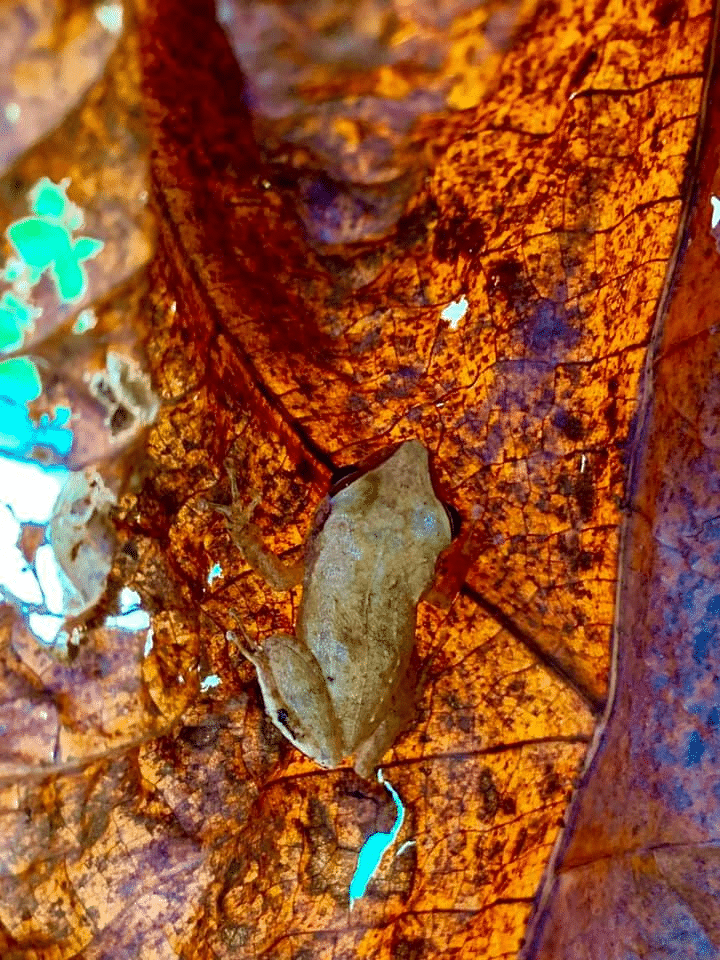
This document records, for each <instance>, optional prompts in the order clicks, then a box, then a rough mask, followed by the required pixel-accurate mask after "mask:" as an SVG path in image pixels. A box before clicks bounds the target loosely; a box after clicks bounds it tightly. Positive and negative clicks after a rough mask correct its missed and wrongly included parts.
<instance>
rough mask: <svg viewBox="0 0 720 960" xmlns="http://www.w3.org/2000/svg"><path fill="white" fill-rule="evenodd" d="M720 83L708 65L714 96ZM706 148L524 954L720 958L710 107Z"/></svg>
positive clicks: (719, 156) (719, 419)
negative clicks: (592, 680) (603, 650)
mask: <svg viewBox="0 0 720 960" xmlns="http://www.w3.org/2000/svg"><path fill="white" fill-rule="evenodd" d="M719 87H720V75H719V74H718V69H717V65H715V68H714V73H713V76H712V78H711V83H710V87H709V98H710V101H711V102H712V100H713V99H715V100H716V98H717V95H718V89H719ZM699 156H700V160H701V163H700V171H701V173H700V180H699V183H698V187H697V192H696V196H695V200H694V203H693V206H692V208H691V214H690V217H689V220H688V224H687V227H686V231H685V234H684V236H683V238H682V245H681V248H680V256H679V260H678V266H677V269H676V270H675V272H674V275H673V285H672V287H670V289H669V302H668V303H667V309H666V311H662V312H660V314H659V319H658V323H657V325H656V328H655V330H654V331H653V337H652V341H651V347H650V360H651V364H650V366H649V368H648V372H647V377H646V379H645V381H644V384H643V391H642V397H641V400H642V403H641V407H640V410H641V417H640V424H641V426H640V429H639V430H638V432H637V434H636V447H635V450H634V462H633V468H632V472H631V478H630V485H629V489H630V508H631V512H630V514H629V516H628V520H627V522H626V526H625V530H624V548H623V551H622V557H621V565H620V570H621V581H620V592H619V601H618V610H617V637H616V643H617V664H616V667H615V676H614V688H615V690H616V695H615V698H614V701H613V704H612V710H611V712H610V713H609V716H608V718H607V722H606V724H605V725H604V726H603V728H602V729H601V730H599V731H598V736H597V738H596V744H595V748H594V750H593V753H592V757H591V760H590V762H589V764H588V769H587V772H586V774H585V776H584V778H583V781H582V784H581V786H580V789H579V790H578V793H577V795H576V797H575V800H574V803H573V806H572V808H571V812H570V816H569V826H568V829H567V831H566V834H565V836H564V837H563V838H562V841H561V843H560V844H559V846H558V850H557V851H556V856H555V858H554V863H553V866H552V869H551V870H550V871H549V873H548V877H547V879H546V883H545V887H544V890H543V893H542V899H541V903H540V906H539V909H538V912H537V915H536V917H535V920H534V932H533V936H532V937H531V938H530V940H529V943H528V948H527V951H526V953H525V954H524V956H526V957H528V958H530V957H533V958H540V957H544V958H548V960H549V958H551V957H552V958H554V957H567V956H573V957H578V958H586V957H587V958H591V957H592V958H595V957H597V958H600V957H602V958H603V960H613V958H618V960H619V958H621V957H622V958H624V957H627V956H629V955H630V953H629V951H630V950H632V951H633V955H634V956H640V957H645V956H652V957H670V956H683V957H703V956H708V957H709V956H717V955H718V953H720V907H719V906H718V903H719V900H718V894H719V893H720V873H719V872H718V850H717V846H716V843H717V826H716V825H717V819H718V805H719V804H720V791H719V790H718V779H717V764H718V760H719V759H720V750H719V747H718V726H719V725H720V712H719V708H720V705H719V703H718V685H719V684H720V676H719V675H718V657H717V652H718V651H717V641H718V618H719V617H720V592H719V591H718V562H719V560H720V554H719V553H718V536H719V534H720V529H719V527H718V518H719V517H720V481H719V479H718V478H719V477H720V443H719V442H718V437H719V436H720V339H719V336H718V329H717V323H716V318H717V316H718V311H719V310H720V297H719V296H718V292H717V271H718V268H719V267H720V253H719V250H718V245H717V230H716V229H714V230H713V229H711V227H713V226H714V220H715V215H714V214H713V213H712V205H711V198H712V197H713V196H714V195H715V194H716V192H718V191H719V190H720V178H719V177H718V164H719V162H720V138H719V137H718V133H717V129H713V125H712V124H711V122H710V117H708V119H707V123H706V128H705V136H704V137H703V140H702V141H701V146H700V150H699ZM618 904H622V909H621V910H618Z"/></svg>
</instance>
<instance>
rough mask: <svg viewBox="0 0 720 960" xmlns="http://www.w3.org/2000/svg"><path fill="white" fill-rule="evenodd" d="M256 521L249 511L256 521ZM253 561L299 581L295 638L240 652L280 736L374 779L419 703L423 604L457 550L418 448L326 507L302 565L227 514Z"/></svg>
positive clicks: (270, 578) (332, 497)
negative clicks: (411, 669)
mask: <svg viewBox="0 0 720 960" xmlns="http://www.w3.org/2000/svg"><path fill="white" fill-rule="evenodd" d="M251 511H252V507H251V508H250V511H249V512H251ZM222 512H223V513H225V515H226V516H227V517H228V526H229V529H230V532H231V536H232V538H233V540H234V542H235V544H236V545H237V547H238V548H239V549H240V550H241V551H242V553H243V555H244V556H245V558H246V560H247V561H248V563H249V564H250V565H251V566H252V567H254V568H255V569H256V570H257V571H258V572H259V573H260V574H262V575H263V576H264V577H265V579H266V580H267V582H268V583H269V585H270V586H271V587H273V588H274V589H276V590H287V589H289V588H290V587H292V586H294V585H295V584H297V583H299V582H300V581H301V580H303V597H302V603H301V605H300V609H299V612H298V617H297V623H296V635H295V636H292V635H290V634H285V633H276V634H273V635H272V636H269V637H267V638H265V640H264V641H262V643H261V644H260V646H258V647H253V645H252V642H251V641H250V639H249V637H248V636H247V634H245V632H244V630H243V631H242V632H243V638H244V642H242V643H240V642H239V641H238V640H237V639H236V638H235V636H234V635H232V634H231V635H230V636H231V638H232V639H233V640H235V642H237V643H238V646H239V647H240V649H241V650H242V652H243V654H244V655H245V656H246V657H247V658H248V660H250V661H251V663H253V664H254V666H255V669H256V670H257V675H258V680H259V681H260V688H261V690H262V695H263V699H264V701H265V709H266V710H267V712H268V714H269V716H270V717H271V719H272V721H273V723H274V724H275V726H276V727H277V728H278V729H279V730H280V731H281V732H282V733H283V734H284V736H286V737H287V739H288V740H290V742H291V743H293V744H294V745H295V746H296V747H298V749H299V750H302V752H303V753H304V754H306V755H307V756H308V757H310V758H311V759H313V760H315V761H316V762H317V763H319V764H321V765H322V766H325V767H335V766H337V765H338V764H339V763H340V762H341V761H342V759H343V758H344V757H346V756H349V755H350V754H353V755H354V757H355V770H356V771H357V773H358V774H360V775H361V776H363V777H370V776H371V775H372V772H373V770H374V768H375V767H376V765H377V764H378V763H379V762H380V759H381V757H382V755H383V754H384V753H385V751H386V750H387V749H388V747H390V745H391V744H392V742H393V741H394V739H395V737H396V735H397V734H398V732H399V730H400V729H401V728H402V726H403V725H404V723H405V721H406V720H407V717H408V714H409V713H410V711H411V708H412V706H413V703H414V683H413V679H412V678H410V677H408V666H409V664H410V657H411V653H412V650H413V646H414V642H415V622H416V611H417V604H418V601H419V600H420V598H421V597H422V595H423V594H424V593H425V592H426V590H427V589H428V588H429V587H430V586H431V584H432V581H433V576H434V572H435V565H436V562H437V559H438V556H439V554H440V553H441V551H442V550H444V549H445V548H446V547H447V546H449V544H450V540H451V527H450V520H449V516H448V513H447V511H446V508H445V507H444V506H443V504H442V502H441V501H440V500H439V499H438V498H437V496H436V494H435V491H434V489H433V485H432V480H431V477H430V468H429V461H428V452H427V450H426V449H425V447H424V446H423V445H422V444H421V443H419V442H418V441H416V440H408V441H406V442H405V443H402V444H401V445H400V446H399V447H398V448H397V450H396V451H395V452H394V453H393V454H392V456H390V457H389V458H388V459H387V460H385V461H384V462H383V463H381V464H380V466H378V467H376V468H375V469H373V470H370V471H368V472H367V473H365V474H362V475H361V476H359V477H357V478H356V479H354V480H352V482H350V483H349V484H347V485H346V486H344V487H342V488H341V489H339V490H338V492H336V493H332V492H331V493H330V494H328V496H327V497H326V498H325V499H324V500H323V501H322V502H321V503H320V505H319V506H318V508H317V510H316V512H315V517H314V521H313V523H312V525H311V529H310V532H309V534H308V537H307V539H306V544H305V562H304V564H302V563H301V564H297V565H295V566H293V567H288V566H285V565H284V564H283V563H282V562H281V561H280V560H279V559H278V558H277V557H276V556H275V555H274V554H272V553H269V552H268V551H267V550H265V548H264V547H263V546H262V544H260V543H259V542H258V539H257V536H256V535H255V534H253V532H252V530H251V529H250V524H249V512H243V511H242V510H241V509H239V508H238V507H237V489H236V485H235V482H234V480H233V505H232V506H231V507H230V508H227V507H226V508H224V509H223V510H222Z"/></svg>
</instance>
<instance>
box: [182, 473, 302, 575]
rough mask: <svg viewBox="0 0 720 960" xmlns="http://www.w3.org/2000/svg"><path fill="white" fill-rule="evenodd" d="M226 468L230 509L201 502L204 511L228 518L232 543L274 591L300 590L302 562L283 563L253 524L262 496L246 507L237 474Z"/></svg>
mask: <svg viewBox="0 0 720 960" xmlns="http://www.w3.org/2000/svg"><path fill="white" fill-rule="evenodd" d="M225 468H226V470H227V471H228V475H229V477H230V490H231V494H232V502H231V503H230V504H229V505H227V504H224V503H214V502H212V501H210V500H202V501H201V506H202V507H203V508H204V509H212V510H215V511H217V512H218V513H221V514H222V515H223V516H224V517H225V520H226V523H227V528H228V531H229V533H230V537H231V539H232V541H233V543H234V544H235V546H236V547H237V548H238V550H239V551H240V553H242V555H243V557H245V560H246V561H247V563H248V564H249V565H250V566H251V567H252V568H253V570H255V571H256V572H257V573H259V574H260V576H261V577H262V578H263V579H264V580H265V581H266V583H267V584H268V585H269V586H270V587H272V589H273V590H276V591H278V592H284V591H286V590H290V589H291V587H294V586H297V584H298V583H300V582H301V581H302V578H303V574H304V572H305V565H304V563H303V562H302V561H300V562H299V563H292V564H287V563H284V562H283V561H282V560H281V559H280V558H279V557H277V556H275V554H274V553H272V551H270V550H268V549H267V548H266V547H265V545H264V544H263V542H262V534H261V532H260V530H259V528H258V527H257V526H256V525H255V524H254V523H253V522H252V520H251V517H252V515H253V513H254V512H255V508H256V507H257V505H258V504H259V503H260V501H261V500H262V495H261V494H259V493H255V494H254V495H253V498H252V500H251V501H250V504H249V505H248V506H247V507H244V506H243V505H242V502H241V497H240V492H239V490H238V485H237V480H236V478H235V474H234V472H233V470H232V467H231V465H230V464H229V463H228V462H227V461H226V463H225Z"/></svg>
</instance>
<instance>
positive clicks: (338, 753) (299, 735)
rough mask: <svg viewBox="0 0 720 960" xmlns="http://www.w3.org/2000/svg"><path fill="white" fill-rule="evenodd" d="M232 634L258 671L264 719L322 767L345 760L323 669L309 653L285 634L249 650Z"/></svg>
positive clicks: (302, 645)
mask: <svg viewBox="0 0 720 960" xmlns="http://www.w3.org/2000/svg"><path fill="white" fill-rule="evenodd" d="M242 633H243V635H244V640H245V642H244V643H242V642H240V639H239V638H238V637H236V636H235V634H234V633H233V632H232V631H229V632H228V637H229V638H230V639H231V640H232V641H233V642H234V643H236V644H237V646H238V647H239V648H240V650H241V651H242V653H243V655H244V656H245V657H247V659H248V660H249V661H250V662H251V663H252V664H253V666H254V667H255V670H256V671H257V676H258V681H259V683H260V690H261V691H262V695H263V701H264V703H265V710H266V711H267V714H268V716H269V717H270V719H271V720H272V722H273V723H274V724H275V726H276V727H277V728H278V730H279V731H280V732H281V733H282V734H283V735H284V736H285V737H287V739H288V740H289V741H290V742H291V743H292V744H294V745H295V746H296V747H297V748H298V750H302V752H303V753H304V754H305V755H306V756H308V757H310V758H311V759H313V760H315V761H316V762H317V763H319V764H321V765H322V766H324V767H336V766H337V765H338V764H339V763H340V761H341V760H342V758H343V756H344V751H343V747H342V743H341V739H340V727H339V724H338V721H337V717H336V716H335V711H334V710H333V706H332V702H331V700H330V697H329V695H328V691H327V685H326V683H325V678H324V677H323V674H322V670H321V669H320V665H319V664H318V662H317V660H316V659H315V657H314V656H313V655H312V653H311V652H310V650H308V648H307V647H306V646H305V645H304V644H303V643H301V642H300V641H299V640H298V639H297V638H296V637H293V636H292V635H290V634H288V633H274V634H272V635H271V636H269V637H267V638H266V639H265V640H264V641H263V642H262V644H261V646H259V647H255V648H253V646H252V644H251V641H250V639H249V637H248V635H247V634H246V633H245V631H244V630H243V631H242Z"/></svg>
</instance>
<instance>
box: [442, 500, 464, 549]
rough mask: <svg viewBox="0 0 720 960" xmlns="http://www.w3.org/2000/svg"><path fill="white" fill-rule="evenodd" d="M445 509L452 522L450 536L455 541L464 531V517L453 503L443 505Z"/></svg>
mask: <svg viewBox="0 0 720 960" xmlns="http://www.w3.org/2000/svg"><path fill="white" fill-rule="evenodd" d="M441 502H442V501H441ZM443 507H444V508H445V513H446V514H447V518H448V520H449V521H450V536H451V537H452V538H453V540H455V539H456V537H457V536H458V535H459V533H460V531H461V530H462V517H461V516H460V514H459V513H458V511H457V510H456V509H455V507H454V506H453V505H452V504H451V503H443Z"/></svg>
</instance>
